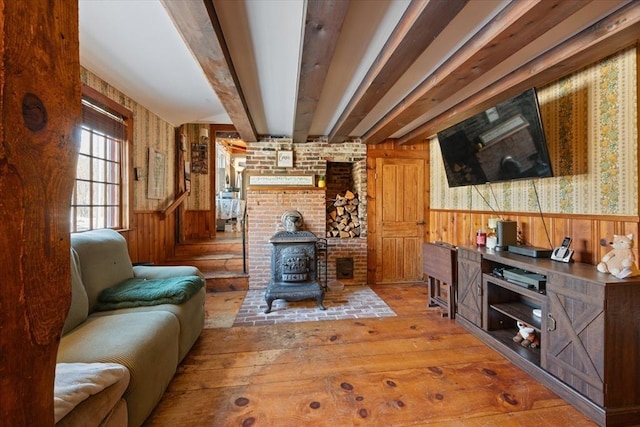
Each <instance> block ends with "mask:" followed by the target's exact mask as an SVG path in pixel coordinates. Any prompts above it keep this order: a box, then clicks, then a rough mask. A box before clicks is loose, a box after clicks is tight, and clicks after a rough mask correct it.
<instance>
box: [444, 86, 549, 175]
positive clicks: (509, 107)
mask: <svg viewBox="0 0 640 427" xmlns="http://www.w3.org/2000/svg"><path fill="white" fill-rule="evenodd" d="M438 141H439V143H440V151H441V152H442V158H443V160H444V167H445V171H446V174H447V181H448V183H449V187H461V186H465V185H478V184H486V183H489V182H501V181H511V180H515V179H525V178H544V177H550V176H553V172H552V170H551V160H550V158H549V150H548V148H547V142H546V139H545V136H544V130H543V127H542V120H541V118H540V109H539V105H538V98H537V95H536V91H535V89H533V88H532V89H529V90H527V91H525V92H523V93H521V94H520V95H518V96H515V97H513V98H511V99H508V100H506V101H504V102H501V103H500V104H498V105H496V106H495V107H492V108H489V109H488V110H485V111H483V112H482V113H479V114H476V115H475V116H472V117H470V118H468V119H466V120H464V121H463V122H460V123H458V124H456V125H454V126H451V127H450V128H448V129H445V130H443V131H441V132H438Z"/></svg>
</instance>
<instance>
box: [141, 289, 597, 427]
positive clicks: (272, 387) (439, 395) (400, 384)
mask: <svg viewBox="0 0 640 427" xmlns="http://www.w3.org/2000/svg"><path fill="white" fill-rule="evenodd" d="M373 289H374V290H375V291H376V292H377V293H378V294H379V295H380V296H381V297H382V298H383V299H384V300H385V301H386V302H387V304H388V305H389V306H391V308H393V310H394V311H395V312H396V313H397V315H398V316H397V317H392V318H382V319H360V320H337V321H322V322H307V323H288V324H279V325H270V326H253V327H233V328H232V327H231V325H232V323H233V320H234V317H235V312H236V311H237V309H238V308H239V307H240V304H241V303H242V296H243V294H244V293H243V292H225V293H217V294H208V296H207V303H206V309H207V313H208V318H207V329H205V330H204V331H203V333H202V336H201V337H200V339H199V341H198V342H197V343H196V345H195V346H194V348H193V350H192V351H191V353H190V354H189V355H188V356H187V357H186V359H185V360H184V362H183V363H182V365H181V366H180V368H179V371H178V373H177V374H176V376H175V378H174V379H173V381H172V383H171V384H170V385H169V389H168V390H167V392H166V393H165V395H164V397H163V399H162V401H161V402H160V404H159V405H158V406H157V408H156V410H155V411H154V413H153V414H152V415H151V417H150V418H149V419H148V420H147V423H146V424H145V425H147V426H310V427H311V426H313V427H315V426H360V425H368V426H421V425H429V426H535V427H541V426H593V425H595V424H593V423H591V422H589V421H588V420H587V419H586V418H585V417H584V416H583V415H582V414H580V413H579V412H578V411H576V410H575V409H574V408H573V407H572V406H570V405H568V404H567V403H566V402H565V401H563V400H562V399H560V398H558V397H557V396H556V395H554V394H553V393H551V392H550V391H549V390H547V389H546V388H545V387H543V386H542V385H540V384H539V383H537V382H536V381H534V380H532V379H531V378H530V377H528V376H527V375H525V374H524V373H523V372H522V371H520V370H519V369H517V368H516V367H514V366H513V365H512V364H511V363H509V362H508V361H506V360H505V359H504V358H502V357H501V356H500V355H498V354H497V353H496V352H494V351H492V350H491V349H489V348H488V347H487V346H485V345H484V344H482V343H481V342H480V341H479V340H477V339H476V338H474V337H473V336H471V335H469V334H468V333H466V332H465V331H464V330H463V329H462V328H460V327H458V326H456V325H455V322H454V321H450V320H448V319H446V318H442V317H440V311H439V309H426V305H427V293H426V287H424V286H422V285H414V286H411V285H380V286H375V287H373Z"/></svg>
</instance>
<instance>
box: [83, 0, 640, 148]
mask: <svg viewBox="0 0 640 427" xmlns="http://www.w3.org/2000/svg"><path fill="white" fill-rule="evenodd" d="M81 1H82V0H81ZM160 2H161V4H162V5H163V6H164V8H165V10H166V12H167V14H168V16H169V18H170V20H171V21H172V22H173V25H174V26H175V29H177V31H178V32H179V34H180V36H181V37H182V39H183V40H184V41H185V43H186V45H187V46H188V49H189V50H190V51H191V53H192V55H193V57H194V58H195V59H196V61H197V63H198V64H199V65H200V67H201V69H202V71H203V72H204V75H205V76H206V78H207V80H208V82H209V84H210V85H211V87H212V88H213V90H214V91H215V93H216V95H217V97H218V99H219V101H220V103H221V104H222V105H223V107H224V109H225V110H226V112H227V113H228V116H229V118H230V121H231V122H232V123H233V125H234V126H235V127H236V129H237V130H238V132H239V133H240V136H241V137H242V139H243V140H245V141H247V142H252V141H257V140H260V139H261V138H263V137H266V136H286V137H292V138H293V139H294V141H295V142H305V141H307V140H311V139H315V138H318V137H326V138H327V139H328V140H329V141H330V142H342V141H344V140H347V139H357V138H359V139H361V140H362V141H363V142H364V143H367V144H378V143H380V142H382V141H385V140H387V139H389V138H392V139H394V140H397V141H399V142H400V143H404V144H411V143H415V142H418V141H422V140H424V139H425V138H427V137H429V136H432V135H434V134H435V133H436V132H437V131H439V130H442V129H444V128H446V127H448V126H450V125H452V124H455V123H456V122H458V121H461V120H463V119H464V118H466V117H468V116H470V115H471V114H474V113H476V112H478V111H482V110H483V109H486V108H488V107H489V106H491V105H492V104H495V103H498V102H500V101H502V100H504V99H506V98H508V97H509V96H512V95H515V94H517V93H519V92H522V91H524V90H526V89H528V88H529V87H536V86H540V85H544V84H546V83H548V82H551V81H553V80H555V79H557V78H559V77H561V76H563V75H566V74H568V73H570V72H572V71H574V70H577V69H579V68H581V67H583V66H586V65H588V64H590V63H592V62H595V61H597V60H599V59H602V58H604V57H605V56H607V55H609V54H612V53H614V52H615V51H616V50H618V49H621V48H623V47H625V46H627V45H630V44H632V43H635V42H636V40H637V38H638V35H639V34H640V23H639V21H640V2H638V1H629V0H595V1H590V0H539V1H538V0H531V1H506V0H448V1H442V0H431V1H418V0H414V1H408V0H404V1H400V0H395V1H394V0H388V1H386V0H375V1H372V0H351V1H347V0H323V1H304V2H303V1H286V0H283V1H280V0H269V1H251V0H244V1H230V0H216V1H212V0H203V1H181V0H160ZM81 6H82V3H81ZM81 11H82V7H81ZM81 27H82V19H81ZM175 29H174V30H175ZM81 41H82V39H81Z"/></svg>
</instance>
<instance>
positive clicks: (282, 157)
mask: <svg viewBox="0 0 640 427" xmlns="http://www.w3.org/2000/svg"><path fill="white" fill-rule="evenodd" d="M277 156H278V157H277V162H276V165H277V166H278V167H279V168H292V167H293V151H290V150H289V151H278V152H277Z"/></svg>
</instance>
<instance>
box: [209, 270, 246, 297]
mask: <svg viewBox="0 0 640 427" xmlns="http://www.w3.org/2000/svg"><path fill="white" fill-rule="evenodd" d="M203 274H204V276H205V278H206V289H207V292H228V291H246V290H248V289H249V276H248V275H247V274H244V273H242V272H233V271H227V272H225V271H209V272H206V273H203Z"/></svg>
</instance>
